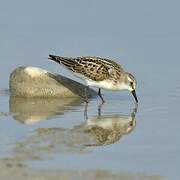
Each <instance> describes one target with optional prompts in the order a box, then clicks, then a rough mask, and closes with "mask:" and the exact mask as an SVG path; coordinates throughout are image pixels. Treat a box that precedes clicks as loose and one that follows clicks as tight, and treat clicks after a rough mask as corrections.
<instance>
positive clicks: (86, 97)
mask: <svg viewBox="0 0 180 180" xmlns="http://www.w3.org/2000/svg"><path fill="white" fill-rule="evenodd" d="M88 90H89V86H86V87H85V90H84V91H85V92H84V96H85V101H86V103H88V102H89V101H88Z"/></svg>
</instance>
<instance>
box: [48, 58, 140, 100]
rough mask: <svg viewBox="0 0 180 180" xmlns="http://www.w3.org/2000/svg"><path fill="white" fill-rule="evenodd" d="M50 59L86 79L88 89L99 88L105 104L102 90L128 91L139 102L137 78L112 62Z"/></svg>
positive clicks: (107, 60)
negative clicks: (136, 89)
mask: <svg viewBox="0 0 180 180" xmlns="http://www.w3.org/2000/svg"><path fill="white" fill-rule="evenodd" d="M49 59H50V60H53V61H55V62H58V63H60V64H62V65H64V66H65V67H66V68H68V69H69V70H71V71H72V72H73V73H75V75H77V76H79V77H81V78H83V79H85V81H86V83H87V88H88V87H89V86H95V87H98V88H99V91H98V95H99V96H100V98H101V99H102V101H103V102H104V99H103V97H102V95H101V88H104V89H110V90H123V89H127V90H129V91H131V93H132V94H133V96H134V98H135V100H136V102H138V99H137V96H136V93H135V88H136V84H137V82H136V79H135V77H134V76H133V75H132V74H130V73H128V72H125V71H124V70H123V68H122V67H121V66H120V65H119V64H117V63H116V62H114V61H112V60H109V59H105V58H100V57H90V56H86V57H76V58H67V57H59V56H54V55H51V54H50V55H49ZM86 100H87V99H86Z"/></svg>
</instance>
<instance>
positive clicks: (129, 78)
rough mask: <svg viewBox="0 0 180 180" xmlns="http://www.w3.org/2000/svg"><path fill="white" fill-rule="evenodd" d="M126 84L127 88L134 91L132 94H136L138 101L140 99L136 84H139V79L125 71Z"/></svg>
mask: <svg viewBox="0 0 180 180" xmlns="http://www.w3.org/2000/svg"><path fill="white" fill-rule="evenodd" d="M125 84H126V89H127V90H129V91H130V92H131V93H132V95H133V96H134V98H135V100H136V103H138V99H137V96H136V91H135V89H136V86H137V81H136V79H135V77H134V76H133V75H132V74H130V73H128V72H126V73H125Z"/></svg>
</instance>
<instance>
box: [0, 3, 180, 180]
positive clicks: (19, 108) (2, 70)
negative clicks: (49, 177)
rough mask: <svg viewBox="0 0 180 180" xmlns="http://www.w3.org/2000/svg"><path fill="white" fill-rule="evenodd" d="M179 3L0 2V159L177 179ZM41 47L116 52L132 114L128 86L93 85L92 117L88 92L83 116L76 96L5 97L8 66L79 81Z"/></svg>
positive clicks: (69, 53)
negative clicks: (128, 78)
mask: <svg viewBox="0 0 180 180" xmlns="http://www.w3.org/2000/svg"><path fill="white" fill-rule="evenodd" d="M11 3H13V2H11ZM42 3H43V8H42V6H41V5H42ZM179 5H180V3H179V2H178V1H175V0H173V1H166V2H165V1H155V0H153V1H149V2H145V1H141V0H138V1H136V2H131V5H130V4H129V2H123V3H122V2H120V1H113V2H111V1H90V2H86V3H85V2H84V1H81V0H78V1H76V3H75V1H74V2H72V1H54V3H52V2H49V3H48V2H46V3H45V2H44V1H43V2H40V1H38V2H35V1H34V2H33V1H31V2H29V3H28V4H26V3H24V2H23V1H22V2H21V1H19V2H16V4H11V6H9V3H8V1H7V2H4V3H2V5H1V7H0V9H1V11H0V19H1V21H0V22H1V24H0V39H1V42H0V49H1V53H0V61H1V63H2V65H1V67H0V82H1V83H0V139H1V141H0V146H1V148H0V158H1V161H2V160H3V162H6V161H7V162H8V163H9V162H10V163H12V162H14V161H15V162H18V163H22V164H23V165H25V166H27V167H30V168H31V169H32V170H39V171H41V170H42V171H43V170H47V169H51V170H52V171H53V170H58V171H59V170H60V172H64V173H66V172H69V173H70V174H71V173H72V172H73V173H75V174H76V173H77V174H78V173H81V175H82V174H83V173H84V174H86V173H87V172H88V173H89V174H91V175H92V174H93V173H95V171H96V170H97V171H98V170H99V171H100V172H101V173H99V174H103V175H104V176H102V177H103V178H105V177H106V178H107V179H108V178H109V179H110V178H111V179H113V178H114V176H113V175H112V174H113V173H115V174H116V173H117V174H119V173H120V174H121V175H124V176H125V177H124V179H141V178H142V179H145V178H146V179H179V177H180V173H179V171H178V167H179V166H180V156H179V152H180V141H179V137H180V132H179V127H180V121H179V107H180V95H179V91H180V81H179V67H180V61H179V58H180V55H179V52H180V46H179V42H180V24H179V17H180V11H179V8H178V7H179ZM49 7H52V8H49ZM39 9H41V13H40V12H39ZM32 12H33V13H32ZM67 12H68V13H67ZM49 53H52V54H53V53H54V54H59V55H64V56H80V55H97V56H102V57H110V58H114V59H117V62H119V63H121V64H122V65H123V67H124V68H125V69H127V70H128V71H130V72H132V73H133V74H134V75H135V77H136V78H137V81H138V87H137V96H138V99H139V105H138V108H137V112H136V110H135V109H136V107H135V104H134V99H133V97H132V96H131V95H130V94H129V93H128V92H112V91H103V95H104V98H105V99H106V103H105V104H103V105H102V107H101V109H100V110H101V115H99V114H98V111H99V110H98V109H99V105H100V99H99V98H94V99H91V101H90V103H89V105H88V107H87V116H85V115H84V111H85V108H86V107H85V103H84V102H83V101H82V100H81V99H75V98H67V99H64V100H62V99H61V100H59V99H28V100H27V99H23V98H15V97H11V96H10V95H9V93H8V90H5V89H8V86H9V85H8V83H9V82H8V80H9V75H10V73H11V71H12V70H13V69H15V68H16V67H18V66H24V65H30V66H37V67H41V68H44V69H47V70H49V71H51V72H56V73H60V74H63V75H66V76H68V77H71V78H73V79H75V80H78V81H80V80H79V79H77V78H75V77H73V76H72V75H71V74H70V73H69V72H68V71H66V70H64V69H63V68H61V67H60V66H58V65H57V64H55V63H52V62H49V61H48V60H47V56H48V54H49ZM88 173H87V174H88ZM96 173H97V172H96ZM139 173H140V175H139V176H138V175H137V174H139ZM97 174H98V173H97ZM97 174H96V175H97ZM117 174H116V175H117ZM72 177H73V175H72ZM94 177H97V176H93V178H94ZM114 179H115V178H114ZM117 179H118V175H117Z"/></svg>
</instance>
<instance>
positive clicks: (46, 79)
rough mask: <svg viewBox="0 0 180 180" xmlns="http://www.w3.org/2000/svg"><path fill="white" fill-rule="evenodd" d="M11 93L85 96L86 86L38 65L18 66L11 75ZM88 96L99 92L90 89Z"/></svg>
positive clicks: (22, 95)
mask: <svg viewBox="0 0 180 180" xmlns="http://www.w3.org/2000/svg"><path fill="white" fill-rule="evenodd" d="M9 88H10V94H11V95H12V96H18V97H59V98H61V97H85V88H86V86H85V85H83V84H81V83H78V82H76V81H73V80H71V79H69V78H66V77H64V76H62V75H58V74H53V73H50V72H48V71H46V70H44V69H40V68H37V67H18V68H16V69H15V70H14V71H13V72H12V73H11V75H10V81H9ZM87 94H88V97H89V98H90V97H93V96H96V95H97V93H96V92H95V91H94V90H92V89H89V90H88V92H87Z"/></svg>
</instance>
